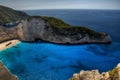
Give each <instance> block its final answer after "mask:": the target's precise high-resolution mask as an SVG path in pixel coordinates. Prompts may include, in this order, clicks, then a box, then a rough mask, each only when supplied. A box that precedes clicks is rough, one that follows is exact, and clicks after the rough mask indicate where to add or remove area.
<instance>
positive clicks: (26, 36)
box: [0, 6, 111, 44]
mask: <svg viewBox="0 0 120 80" xmlns="http://www.w3.org/2000/svg"><path fill="white" fill-rule="evenodd" d="M2 11H4V13H6V14H4V13H2ZM8 11H9V12H11V14H8ZM0 14H1V15H0V17H3V16H4V17H7V18H5V19H4V17H3V18H2V19H0V24H2V25H0V42H3V41H8V40H11V39H18V40H20V41H28V42H32V41H38V40H42V41H47V42H52V43H58V44H84V43H111V37H110V35H108V34H107V33H103V32H96V31H94V30H92V29H89V28H87V27H84V26H71V25H69V24H67V23H65V22H64V21H62V20H60V19H58V18H54V17H46V16H45V17H41V16H29V15H27V14H26V13H24V12H20V11H15V10H13V9H10V8H7V7H1V6H0ZM8 15H9V16H8ZM14 15H16V16H17V17H15V16H14ZM10 16H13V17H10ZM13 18H15V19H14V20H16V21H13ZM17 18H18V20H17ZM4 25H7V27H6V26H4Z"/></svg>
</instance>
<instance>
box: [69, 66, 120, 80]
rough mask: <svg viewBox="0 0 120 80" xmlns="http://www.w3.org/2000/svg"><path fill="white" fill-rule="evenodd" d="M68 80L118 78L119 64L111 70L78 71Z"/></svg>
mask: <svg viewBox="0 0 120 80" xmlns="http://www.w3.org/2000/svg"><path fill="white" fill-rule="evenodd" d="M70 80H120V64H118V65H117V67H115V68H114V69H113V70H112V71H108V72H103V73H102V74H100V73H99V72H98V70H92V71H83V70H82V71H80V73H76V74H74V75H73V77H72V78H71V79H70Z"/></svg>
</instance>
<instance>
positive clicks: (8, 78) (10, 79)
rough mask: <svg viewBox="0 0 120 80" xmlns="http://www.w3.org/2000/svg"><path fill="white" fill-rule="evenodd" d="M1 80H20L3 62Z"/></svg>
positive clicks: (0, 68)
mask: <svg viewBox="0 0 120 80" xmlns="http://www.w3.org/2000/svg"><path fill="white" fill-rule="evenodd" d="M0 80H18V78H17V77H16V76H15V75H12V74H11V72H9V71H8V69H7V68H6V67H5V66H4V65H3V64H2V62H0Z"/></svg>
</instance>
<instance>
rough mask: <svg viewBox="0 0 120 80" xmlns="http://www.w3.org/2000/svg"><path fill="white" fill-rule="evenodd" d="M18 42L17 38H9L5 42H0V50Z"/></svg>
mask: <svg viewBox="0 0 120 80" xmlns="http://www.w3.org/2000/svg"><path fill="white" fill-rule="evenodd" d="M18 43H20V41H19V40H9V41H6V42H2V43H0V51H2V50H5V49H7V48H9V47H12V46H16V45H17V44H18Z"/></svg>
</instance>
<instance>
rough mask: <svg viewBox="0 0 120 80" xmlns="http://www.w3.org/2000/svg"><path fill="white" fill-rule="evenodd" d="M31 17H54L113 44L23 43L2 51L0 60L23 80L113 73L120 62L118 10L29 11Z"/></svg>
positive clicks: (52, 79)
mask: <svg viewBox="0 0 120 80" xmlns="http://www.w3.org/2000/svg"><path fill="white" fill-rule="evenodd" d="M26 12H27V13H28V14H29V15H33V16H34V15H38V16H53V17H56V18H60V19H62V20H64V21H65V22H66V23H69V24H71V25H83V26H87V27H89V28H92V29H94V30H97V31H100V32H107V33H108V34H110V35H111V37H112V41H113V42H112V44H85V45H58V44H52V43H45V42H34V43H25V42H21V43H20V44H18V45H17V46H18V48H17V47H11V48H8V49H6V50H4V51H0V60H2V62H3V63H4V64H5V65H6V66H7V68H8V69H9V70H10V71H11V72H12V73H14V74H16V75H17V76H18V77H19V79H20V80H68V79H69V78H70V77H72V75H73V73H77V72H79V71H80V70H93V69H98V70H99V71H100V72H104V71H108V70H111V69H113V68H114V67H115V66H116V65H117V64H118V63H119V62H120V35H119V34H120V11H119V10H27V11H26Z"/></svg>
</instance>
